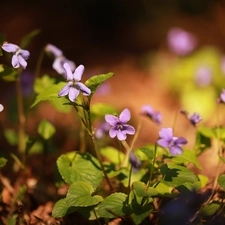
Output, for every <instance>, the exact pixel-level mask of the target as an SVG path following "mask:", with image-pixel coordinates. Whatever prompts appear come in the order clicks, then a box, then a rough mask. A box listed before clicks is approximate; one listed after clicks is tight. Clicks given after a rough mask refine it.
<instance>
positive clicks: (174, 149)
mask: <svg viewBox="0 0 225 225" xmlns="http://www.w3.org/2000/svg"><path fill="white" fill-rule="evenodd" d="M170 153H171V155H174V156H176V155H181V154H182V153H183V149H182V148H180V147H178V146H173V147H171V148H170Z"/></svg>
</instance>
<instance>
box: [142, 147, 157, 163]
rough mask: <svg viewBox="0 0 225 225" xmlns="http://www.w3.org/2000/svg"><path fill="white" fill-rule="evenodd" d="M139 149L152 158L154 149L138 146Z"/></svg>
mask: <svg viewBox="0 0 225 225" xmlns="http://www.w3.org/2000/svg"><path fill="white" fill-rule="evenodd" d="M139 150H140V151H141V152H143V153H144V154H145V155H146V156H147V157H148V159H149V160H152V159H153V158H154V154H155V150H154V149H153V148H147V147H143V148H139Z"/></svg>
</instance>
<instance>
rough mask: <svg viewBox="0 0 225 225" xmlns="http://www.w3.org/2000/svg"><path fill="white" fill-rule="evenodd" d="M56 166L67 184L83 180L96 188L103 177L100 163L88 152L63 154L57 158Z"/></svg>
mask: <svg viewBox="0 0 225 225" xmlns="http://www.w3.org/2000/svg"><path fill="white" fill-rule="evenodd" d="M57 166H58V170H59V172H60V174H61V176H62V178H63V179H64V180H65V182H67V183H69V184H72V183H74V182H76V181H84V182H87V183H89V184H91V185H92V187H93V188H96V187H97V186H98V185H99V184H100V183H101V181H102V178H103V173H102V170H101V167H100V163H99V162H98V160H97V159H96V158H95V157H93V156H92V155H90V154H89V153H79V152H71V153H67V154H63V155H61V156H60V157H59V158H58V160H57Z"/></svg>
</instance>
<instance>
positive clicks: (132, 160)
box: [129, 151, 141, 173]
mask: <svg viewBox="0 0 225 225" xmlns="http://www.w3.org/2000/svg"><path fill="white" fill-rule="evenodd" d="M129 159H130V164H131V166H132V169H133V172H134V173H137V172H138V170H139V168H140V166H141V161H140V159H139V158H138V157H137V156H136V155H135V154H134V153H133V152H132V151H131V152H130V155H129Z"/></svg>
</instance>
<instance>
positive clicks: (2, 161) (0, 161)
mask: <svg viewBox="0 0 225 225" xmlns="http://www.w3.org/2000/svg"><path fill="white" fill-rule="evenodd" d="M7 161H8V160H7V159H5V158H3V157H0V168H2V167H4V166H5V165H6V163H7Z"/></svg>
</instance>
